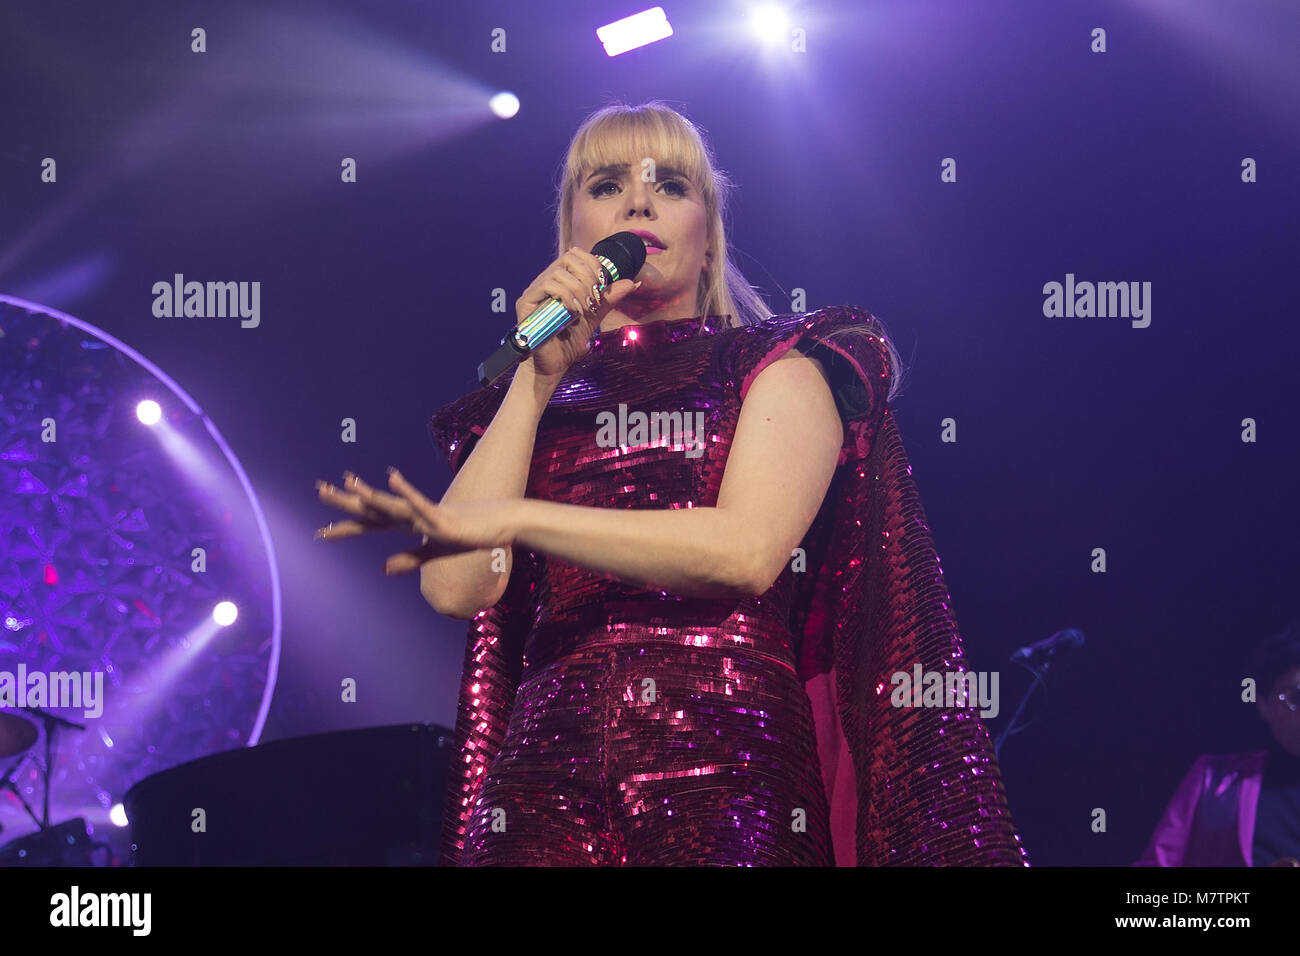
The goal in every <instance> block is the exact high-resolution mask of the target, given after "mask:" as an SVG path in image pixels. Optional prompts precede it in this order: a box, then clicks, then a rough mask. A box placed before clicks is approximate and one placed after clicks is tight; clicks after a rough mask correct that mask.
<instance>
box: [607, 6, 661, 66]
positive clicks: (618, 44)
mask: <svg viewBox="0 0 1300 956" xmlns="http://www.w3.org/2000/svg"><path fill="white" fill-rule="evenodd" d="M672 35H673V27H672V24H671V23H669V22H668V15H667V14H665V13H664V8H663V7H651V8H650V9H649V10H642V11H641V12H640V13H634V14H632V16H630V17H624V18H623V19H622V20H615V21H614V22H613V23H607V24H605V25H604V26H603V27H597V28H596V36H597V37H598V38H599V39H600V42H601V43H603V44H604V45H605V53H606V54H607V55H608V56H618V55H619V54H620V53H626V52H627V51H628V50H635V49H636V48H637V47H639V46H645V45H646V44H648V43H654V42H655V41H656V40H663V39H666V38H667V37H670V36H672Z"/></svg>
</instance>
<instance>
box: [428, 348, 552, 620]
mask: <svg viewBox="0 0 1300 956" xmlns="http://www.w3.org/2000/svg"><path fill="white" fill-rule="evenodd" d="M558 381H559V380H558V378H547V377H541V376H538V375H536V373H535V371H534V368H533V363H532V359H531V356H530V357H529V358H528V359H525V360H524V361H523V362H521V363H520V364H519V366H518V367H517V368H516V369H515V376H514V380H513V381H512V382H511V383H510V388H509V390H508V391H507V392H506V395H505V397H504V398H503V399H502V400H501V406H500V407H499V408H498V409H497V412H496V415H495V416H493V418H492V422H491V423H490V424H489V425H488V427H487V429H486V430H484V432H483V435H482V436H481V437H480V438H479V439H478V444H476V445H475V446H474V449H473V450H472V451H471V452H470V455H469V458H468V459H466V461H465V462H464V464H462V465H461V467H460V470H459V471H458V472H457V473H456V477H455V478H454V479H452V482H451V485H450V486H449V487H448V488H447V491H446V493H445V494H444V495H443V496H442V501H444V502H448V503H457V502H472V501H488V500H494V499H514V498H519V499H522V498H523V496H524V491H525V489H526V488H527V485H528V470H529V467H530V466H531V464H532V460H533V445H534V443H535V442H536V440H537V424H538V422H539V421H540V420H541V417H542V412H544V411H545V410H546V405H547V403H548V402H549V401H550V399H551V396H552V395H553V394H554V392H555V388H556V385H557V384H558ZM512 566H513V553H512V552H511V550H510V549H509V548H507V549H506V556H505V568H506V570H505V572H504V573H502V572H498V571H493V570H492V550H491V549H490V548H488V549H482V550H479V551H468V552H465V553H463V554H454V555H449V556H447V557H443V558H435V559H432V560H430V561H427V562H425V563H424V564H423V565H422V566H421V568H420V593H421V594H422V595H423V596H424V599H425V600H426V601H428V602H429V603H430V604H431V605H432V606H433V608H434V609H435V610H436V611H437V612H438V613H439V614H447V615H449V616H451V617H459V618H469V617H472V616H473V615H474V614H475V613H476V612H477V611H478V610H479V609H481V608H485V607H491V606H492V605H494V604H496V603H497V601H499V600H501V595H502V594H503V593H505V589H506V585H507V584H508V583H509V580H510V569H511V567H512Z"/></svg>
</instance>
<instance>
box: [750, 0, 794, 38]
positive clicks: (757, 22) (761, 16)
mask: <svg viewBox="0 0 1300 956" xmlns="http://www.w3.org/2000/svg"><path fill="white" fill-rule="evenodd" d="M750 23H751V25H752V26H753V29H754V32H755V33H756V34H757V35H758V36H759V38H760V39H762V40H764V41H766V42H768V43H776V42H779V41H782V40H784V39H785V38H786V37H787V36H788V34H789V30H790V18H789V17H788V16H786V12H785V11H784V10H782V9H781V8H780V7H778V6H776V5H775V4H770V3H769V4H766V5H765V6H762V7H759V8H758V9H757V10H755V11H754V13H753V14H752V16H751V18H750Z"/></svg>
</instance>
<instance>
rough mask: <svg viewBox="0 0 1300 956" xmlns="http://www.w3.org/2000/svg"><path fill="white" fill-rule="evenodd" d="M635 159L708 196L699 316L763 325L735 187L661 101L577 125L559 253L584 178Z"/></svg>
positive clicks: (558, 214) (690, 128)
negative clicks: (741, 254)
mask: <svg viewBox="0 0 1300 956" xmlns="http://www.w3.org/2000/svg"><path fill="white" fill-rule="evenodd" d="M629 156H645V157H655V158H656V162H657V163H659V164H660V165H663V166H671V167H675V168H676V169H678V170H680V171H681V172H682V173H683V174H685V176H686V177H687V178H688V179H689V180H690V181H691V183H692V185H694V186H695V188H696V189H698V190H699V191H700V195H701V196H702V197H703V199H704V210H705V222H706V224H707V228H708V244H707V251H708V253H709V258H708V263H709V264H708V268H707V269H705V270H703V271H702V272H701V274H700V284H699V288H698V290H697V292H696V305H697V308H698V311H699V314H701V315H729V316H731V317H732V320H733V324H734V323H738V324H741V325H757V324H758V323H760V322H763V321H764V320H766V319H768V318H770V317H771V316H772V311H771V310H770V309H769V308H768V306H767V303H766V302H764V301H763V298H762V297H761V296H760V295H759V294H758V291H757V290H756V289H755V288H754V287H753V286H751V285H750V284H749V282H748V281H746V279H745V277H744V275H743V274H742V273H741V271H740V269H739V267H738V266H737V265H736V263H735V261H734V259H733V258H732V255H731V247H730V244H729V243H728V242H727V229H726V219H727V215H728V208H729V202H730V199H731V194H732V190H733V189H734V183H733V182H732V181H731V179H730V178H729V177H728V176H727V174H726V172H725V171H723V170H722V169H720V168H719V167H718V165H717V163H716V162H715V161H714V156H713V151H712V149H711V148H710V146H709V144H708V143H707V142H706V141H705V139H704V136H703V135H702V134H701V132H700V129H699V128H698V127H697V126H696V125H695V124H694V123H692V122H691V121H690V120H689V119H687V118H686V117H685V116H683V115H682V114H681V113H679V112H678V111H677V110H675V109H673V108H672V107H671V106H669V105H668V104H667V103H665V102H663V101H661V100H651V101H649V102H646V103H642V104H640V105H639V106H629V105H627V104H625V103H613V104H610V105H608V106H603V107H601V108H600V109H598V110H596V111H595V112H594V113H592V114H591V115H590V116H588V117H587V118H586V119H585V120H583V122H582V124H581V125H580V126H579V127H578V130H577V132H576V133H574V135H573V139H572V140H571V141H570V143H569V148H568V150H567V152H566V154H565V158H564V160H563V162H562V163H561V165H560V170H559V181H558V183H557V185H556V210H555V238H556V243H555V245H556V255H557V256H560V255H563V254H564V252H565V251H566V250H567V249H569V247H570V246H572V245H573V203H574V197H575V194H576V193H577V191H578V189H579V187H580V186H581V184H582V177H583V176H584V175H586V174H588V173H589V172H590V171H591V170H593V169H598V168H600V167H601V166H606V165H612V164H615V163H621V162H626V161H627V158H628V157H629ZM863 334H872V335H874V334H875V332H874V330H873V331H871V332H870V333H868V332H867V330H866V329H865V328H864V329H861V330H859V329H857V328H848V329H840V330H837V331H836V332H833V333H831V335H829V336H827V339H828V340H833V339H837V338H844V337H848V336H854V335H863ZM884 344H885V346H886V348H887V350H888V352H889V358H890V360H891V361H892V362H893V366H894V373H895V374H894V376H893V379H894V380H893V384H892V386H891V388H890V390H889V396H888V398H889V399H892V398H893V397H894V396H895V394H897V392H898V390H899V387H900V385H901V380H900V378H901V370H902V362H901V360H900V359H899V356H898V353H897V351H895V349H894V346H893V343H892V342H890V341H889V337H888V336H885V337H884Z"/></svg>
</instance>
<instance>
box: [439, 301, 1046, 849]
mask: <svg viewBox="0 0 1300 956" xmlns="http://www.w3.org/2000/svg"><path fill="white" fill-rule="evenodd" d="M849 327H854V328H857V329H858V330H859V331H860V332H861V334H858V335H854V336H851V337H848V338H836V339H834V340H831V341H827V340H826V336H827V335H828V334H829V333H831V332H832V331H836V330H839V329H845V328H849ZM879 335H880V328H879V326H878V325H877V324H876V322H875V319H874V318H873V317H872V316H871V315H870V313H868V312H867V311H866V310H864V309H860V308H852V307H837V308H831V309H824V310H821V311H819V312H814V313H809V314H806V315H782V316H775V317H773V318H771V319H768V320H767V321H766V322H763V323H761V324H758V325H753V326H740V327H732V326H731V322H730V319H729V318H728V317H725V316H703V317H696V318H690V319H678V320H672V321H667V322H656V323H651V324H649V325H644V326H625V327H624V328H622V329H616V330H613V331H610V332H604V333H597V334H596V335H595V336H593V338H592V344H591V351H590V353H589V354H588V355H586V356H584V357H583V358H582V359H580V360H579V361H577V362H575V363H574V364H573V365H572V366H571V367H570V369H569V371H568V372H567V374H566V375H565V377H564V379H563V380H562V382H561V384H560V386H559V388H558V389H557V390H556V392H555V394H554V395H553V397H552V398H551V401H550V403H549V405H548V406H547V408H546V411H545V413H544V414H543V416H542V419H541V422H540V425H539V427H538V433H537V441H536V444H535V447H534V455H533V461H532V466H531V469H530V472H529V479H528V486H527V492H526V493H527V496H528V497H530V498H537V499H542V500H548V501H557V502H564V503H568V504H575V505H585V506H589V507H596V508H642V509H655V508H660V509H662V508H695V507H710V506H713V505H715V504H716V502H717V496H718V489H719V487H720V485H721V482H722V476H723V470H724V468H725V466H726V462H727V452H728V449H729V447H730V444H731V439H732V436H733V435H734V434H735V427H736V423H737V420H738V418H739V415H740V409H741V403H742V402H743V401H744V398H745V395H746V393H747V392H748V389H749V387H750V385H751V383H752V382H753V380H754V378H755V376H756V375H757V374H758V373H759V372H760V371H761V370H762V369H763V368H765V367H767V365H769V364H770V363H772V362H773V361H775V360H777V359H778V358H779V357H780V355H781V354H782V353H783V352H785V351H786V350H787V349H789V348H799V349H800V350H801V351H804V352H805V353H807V354H810V355H815V356H816V357H818V358H820V359H822V360H823V363H824V365H825V367H826V368H827V371H828V373H829V375H830V377H831V381H832V385H833V392H834V395H835V400H836V405H837V407H838V409H839V411H840V414H841V417H842V419H843V421H844V426H845V427H844V444H843V446H842V448H841V451H840V457H839V464H838V466H837V468H836V470H835V475H834V478H833V479H832V483H831V487H830V490H829V491H828V492H827V495H826V498H825V500H824V501H823V504H822V508H821V510H820V511H819V513H818V515H817V517H816V519H815V520H814V522H813V525H812V527H811V529H810V530H809V532H808V535H807V536H806V538H805V540H804V541H803V542H802V543H801V546H800V547H801V552H796V555H795V556H794V557H793V558H792V561H791V564H790V565H789V566H787V568H786V570H785V571H784V572H783V573H782V574H781V576H780V577H779V578H778V579H777V581H776V582H775V583H774V584H773V585H772V587H771V588H770V589H769V590H768V591H767V592H766V593H765V594H763V595H762V596H761V597H755V598H746V599H741V600H731V599H728V600H716V599H701V598H689V597H682V596H679V595H675V594H672V593H668V592H666V591H661V590H645V589H641V588H636V587H632V586H630V585H627V584H624V583H621V582H619V581H616V580H614V579H612V578H609V577H607V576H604V575H602V574H598V573H595V572H592V571H590V570H587V569H585V568H581V567H577V566H575V565H572V564H569V563H566V562H564V561H561V560H558V559H555V558H553V557H551V556H549V555H546V554H542V553H537V552H532V551H523V550H521V549H515V558H514V567H513V570H512V573H511V577H510V581H509V586H508V587H507V589H506V592H505V595H504V596H503V597H502V599H501V600H500V601H499V602H498V603H497V604H496V605H495V606H494V607H492V608H489V609H487V610H485V611H483V612H481V613H480V614H479V615H478V616H477V617H475V618H474V620H473V621H472V622H471V623H470V627H469V633H468V637H467V645H466V652H465V660H464V669H463V673H462V680H461V689H460V699H459V708H458V715H457V721H456V751H455V754H454V757H453V764H452V771H451V780H450V782H449V790H448V795H447V802H446V806H445V817H444V827H443V845H442V861H441V862H442V863H443V865H457V864H459V865H521V864H548V865H568V864H614V865H667V864H674V865H697V864H708V865H786V866H791V865H813V866H824V865H832V864H836V863H838V864H840V865H855V864H856V865H877V864H884V863H904V864H927V863H931V864H979V865H992V864H1005V865H1027V863H1028V857H1027V855H1026V854H1025V852H1024V850H1023V849H1022V847H1021V845H1020V839H1019V836H1018V834H1016V832H1015V829H1014V825H1013V823H1012V820H1011V817H1010V814H1009V812H1008V810H1007V806H1006V800H1005V795H1004V793H1003V789H1002V783H1001V779H1000V776H999V773H998V769H997V764H996V761H995V759H994V756H993V749H992V744H991V742H990V740H989V737H988V733H987V732H986V730H985V728H984V727H983V725H982V723H981V721H980V718H979V716H978V713H977V712H976V711H975V710H973V709H969V708H954V707H948V708H935V707H929V708H927V707H915V708H914V707H898V706H894V705H893V704H892V703H891V700H890V691H891V690H892V685H891V684H890V675H892V674H894V673H897V672H904V673H908V674H911V673H912V672H913V668H914V665H917V664H919V665H920V666H921V668H922V670H923V671H931V670H938V671H949V670H957V671H962V670H966V669H967V668H966V665H965V661H964V657H963V654H962V649H961V639H960V634H959V633H958V630H957V626H956V621H955V619H954V617H953V615H952V613H951V610H950V604H951V602H950V600H949V597H948V593H947V589H946V588H945V587H944V585H943V572H942V570H941V569H940V567H939V562H938V557H937V555H935V553H934V549H933V544H932V542H931V539H930V535H929V530H928V527H927V525H926V523H925V517H924V512H923V510H922V509H921V505H920V501H919V498H917V496H916V491H915V487H914V485H913V483H912V479H911V474H910V468H909V467H908V465H907V458H906V454H905V453H904V451H903V447H902V443H901V441H900V440H899V438H898V433H897V430H896V428H895V426H894V422H893V416H892V414H891V413H890V410H889V407H888V405H887V404H886V401H885V396H886V394H887V393H888V391H889V386H890V371H889V369H890V366H889V362H888V358H887V353H886V351H885V349H884V346H883V344H882V342H881V339H880V338H879ZM509 381H510V375H509V374H507V375H505V376H503V377H502V378H501V379H499V380H498V381H497V382H495V383H493V384H491V385H488V386H485V387H483V388H480V389H477V390H476V391H474V392H471V393H470V394H468V395H466V396H464V397H462V398H461V399H458V400H457V401H455V402H453V403H451V404H449V405H447V406H445V407H444V408H442V409H439V410H438V411H437V412H436V413H435V414H434V415H433V418H432V421H431V433H432V436H433V438H434V441H435V443H436V444H438V446H439V447H440V448H441V449H442V450H443V452H444V454H446V456H447V458H448V461H449V463H450V464H451V467H452V469H453V470H455V469H458V468H459V467H460V465H461V464H462V463H463V462H464V460H465V459H466V457H467V456H468V454H469V453H470V450H471V448H472V447H473V443H474V441H475V440H477V437H478V436H480V435H482V433H483V432H484V431H485V430H486V428H487V426H488V424H490V422H491V421H492V417H493V415H494V414H495V412H496V410H497V408H498V407H499V406H500V403H501V400H502V398H503V397H504V395H505V392H506V390H507V388H508V386H509ZM620 406H623V408H622V409H620ZM636 412H644V413H646V415H651V414H653V413H656V412H660V413H671V412H681V413H683V414H682V420H683V423H684V424H685V423H689V424H690V426H691V428H692V430H691V431H689V432H687V431H680V430H679V431H673V430H669V431H668V433H667V434H665V435H655V434H647V435H641V434H637V433H636V432H635V421H636V419H635V417H634V414H633V413H636ZM601 413H611V415H612V417H614V418H617V417H619V416H620V415H622V416H624V417H625V420H626V421H627V423H628V426H629V427H628V429H627V430H626V431H625V432H624V433H623V434H622V435H619V436H618V438H617V439H614V440H611V429H609V428H605V429H604V430H603V431H602V429H601V427H600V425H599V424H598V416H599V415H601ZM696 413H700V414H699V415H697V414H696ZM606 423H608V420H606ZM695 425H702V426H703V427H702V428H700V429H698V434H697V433H696V430H695V429H694V426H695ZM620 441H622V442H625V443H623V444H620V443H619V442H620ZM778 464H779V463H778Z"/></svg>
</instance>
